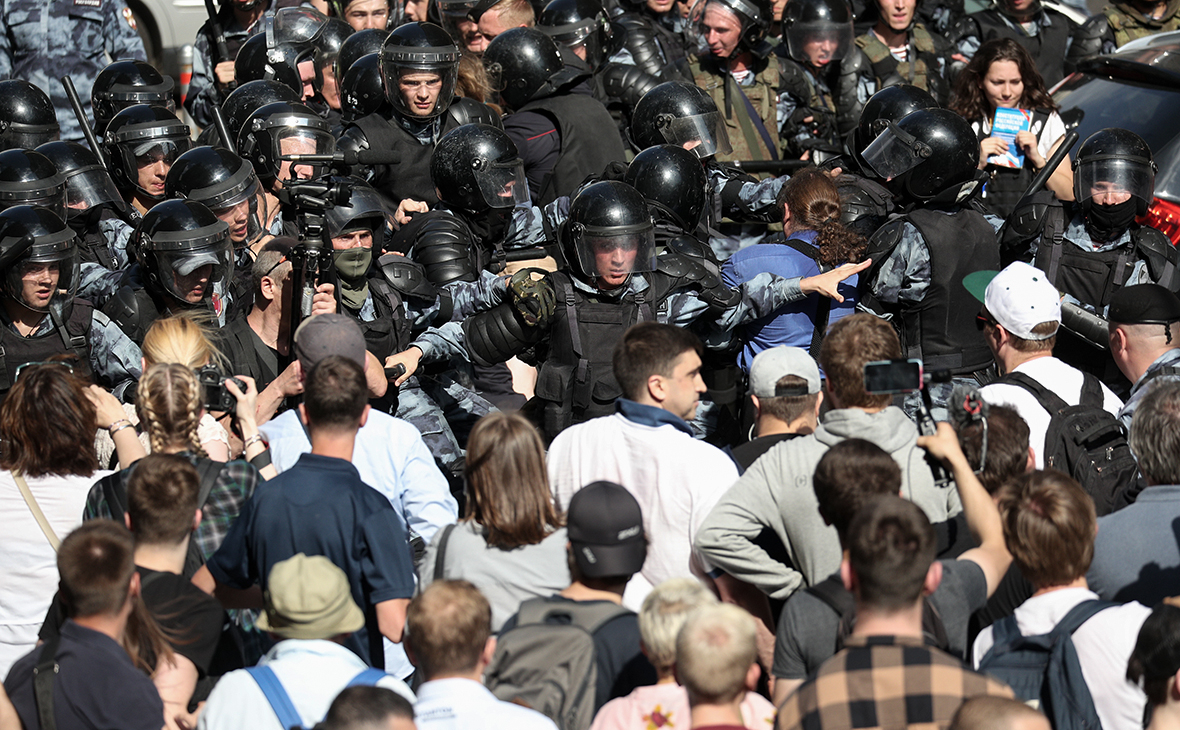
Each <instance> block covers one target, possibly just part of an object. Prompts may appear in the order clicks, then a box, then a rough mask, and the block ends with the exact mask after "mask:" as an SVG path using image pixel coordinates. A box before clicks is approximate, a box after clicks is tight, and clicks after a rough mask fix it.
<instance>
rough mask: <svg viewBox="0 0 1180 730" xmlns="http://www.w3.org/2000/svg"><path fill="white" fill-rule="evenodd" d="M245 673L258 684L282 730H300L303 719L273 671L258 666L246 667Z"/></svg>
mask: <svg viewBox="0 0 1180 730" xmlns="http://www.w3.org/2000/svg"><path fill="white" fill-rule="evenodd" d="M246 671H247V672H249V674H250V676H251V677H253V678H254V681H255V682H257V683H258V688H259V689H261V690H262V694H264V695H266V701H267V702H269V703H270V706H271V709H273V710H274V711H275V714H276V715H278V717H279V722H280V723H281V724H282V726H283V728H284V730H290V728H302V727H303V718H301V717H300V716H299V713H298V712H297V711H296V710H295V705H294V704H293V703H292V702H291V697H290V695H288V694H287V690H285V689H283V684H282V682H280V681H279V678H278V677H276V676H275V673H274V670H273V669H271V668H270V667H267V666H260V667H246Z"/></svg>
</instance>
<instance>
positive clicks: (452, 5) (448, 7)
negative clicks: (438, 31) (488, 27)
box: [427, 0, 479, 51]
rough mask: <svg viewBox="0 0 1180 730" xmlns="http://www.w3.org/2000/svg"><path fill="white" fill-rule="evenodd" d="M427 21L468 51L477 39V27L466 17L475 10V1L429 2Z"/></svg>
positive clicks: (430, 0) (442, 0) (472, 49)
mask: <svg viewBox="0 0 1180 730" xmlns="http://www.w3.org/2000/svg"><path fill="white" fill-rule="evenodd" d="M429 2H430V6H429V8H428V9H427V19H428V20H429V21H430V22H432V23H438V24H439V25H441V26H442V27H443V30H445V31H446V32H447V33H448V34H449V35H450V36H451V38H454V39H455V42H456V43H459V44H460V45H462V46H463V47H464V48H466V49H467V50H469V51H474V48H473V46H474V44H475V43H476V42H477V40H478V38H479V25H478V24H477V23H476V22H474V21H473V20H471V19H470V18H468V17H467V14H468V13H470V12H471V11H472V10H474V9H475V6H476V5H477V4H478V2H476V0H429Z"/></svg>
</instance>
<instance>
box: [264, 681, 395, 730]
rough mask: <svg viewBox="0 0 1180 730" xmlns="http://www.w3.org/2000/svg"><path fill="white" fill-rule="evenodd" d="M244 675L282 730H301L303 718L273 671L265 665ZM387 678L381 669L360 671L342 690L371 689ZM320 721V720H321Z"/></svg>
mask: <svg viewBox="0 0 1180 730" xmlns="http://www.w3.org/2000/svg"><path fill="white" fill-rule="evenodd" d="M246 673H247V674H249V675H250V677H251V678H252V679H253V680H254V681H255V682H257V683H258V688H259V689H260V690H262V694H264V695H265V696H266V701H267V702H269V703H270V707H271V709H272V710H274V711H275V715H276V716H278V718H279V722H280V723H281V724H282V726H283V729H284V730H303V718H302V717H300V716H299V711H298V710H296V709H295V704H294V703H293V702H291V695H289V694H287V690H286V689H284V688H283V683H282V682H280V681H279V678H278V676H277V675H276V674H275V672H274V670H273V669H271V668H270V667H268V666H266V665H260V666H256V667H246ZM388 676H392V675H389V674H386V673H385V672H384V670H381V669H373V668H369V669H364V670H361V672H360V674H358V675H356V676H355V677H353V678H352V679H350V680H348V684H346V685H345V686H344V689H348V688H349V687H358V686H361V685H363V686H365V687H372V686H374V685H376V684H377V682H378V681H380V680H382V679H384V678H385V677H388ZM342 691H343V690H342ZM320 719H321V720H322V719H323V718H320Z"/></svg>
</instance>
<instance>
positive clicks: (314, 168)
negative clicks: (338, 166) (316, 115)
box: [271, 126, 336, 180]
mask: <svg viewBox="0 0 1180 730" xmlns="http://www.w3.org/2000/svg"><path fill="white" fill-rule="evenodd" d="M271 138H272V139H273V141H274V155H275V156H274V159H276V160H280V167H279V175H278V179H279V180H292V179H295V178H303V179H311V178H314V177H318V176H319V175H320V174H321V172H322V167H323V165H322V163H317V164H309V163H305V162H304V163H298V164H294V163H291V162H290V161H284V160H283V159H282V158H283V157H284V156H287V155H330V154H333V153H334V152H335V151H336V138H335V137H333V136H332V135H331V133H329V132H325V131H323V130H319V129H308V128H306V127H295V126H280V128H279V129H278V130H277V131H276V132H275V133H274V134H273V135H271ZM309 173H310V174H309Z"/></svg>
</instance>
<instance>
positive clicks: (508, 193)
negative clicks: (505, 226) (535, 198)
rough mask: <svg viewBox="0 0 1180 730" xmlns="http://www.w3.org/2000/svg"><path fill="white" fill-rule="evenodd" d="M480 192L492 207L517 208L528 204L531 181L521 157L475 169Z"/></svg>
mask: <svg viewBox="0 0 1180 730" xmlns="http://www.w3.org/2000/svg"><path fill="white" fill-rule="evenodd" d="M475 179H476V181H477V182H478V183H479V192H480V195H482V196H483V202H485V203H487V204H488V207H490V208H515V207H516V206H518V205H528V204H529V203H530V202H531V201H530V198H529V183H528V180H527V179H526V178H525V175H524V162H522V161H521V160H520V158H516V159H513V160H505V161H501V162H492V163H486V164H484V165H482V166H480V167H477V168H476V170H475Z"/></svg>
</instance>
